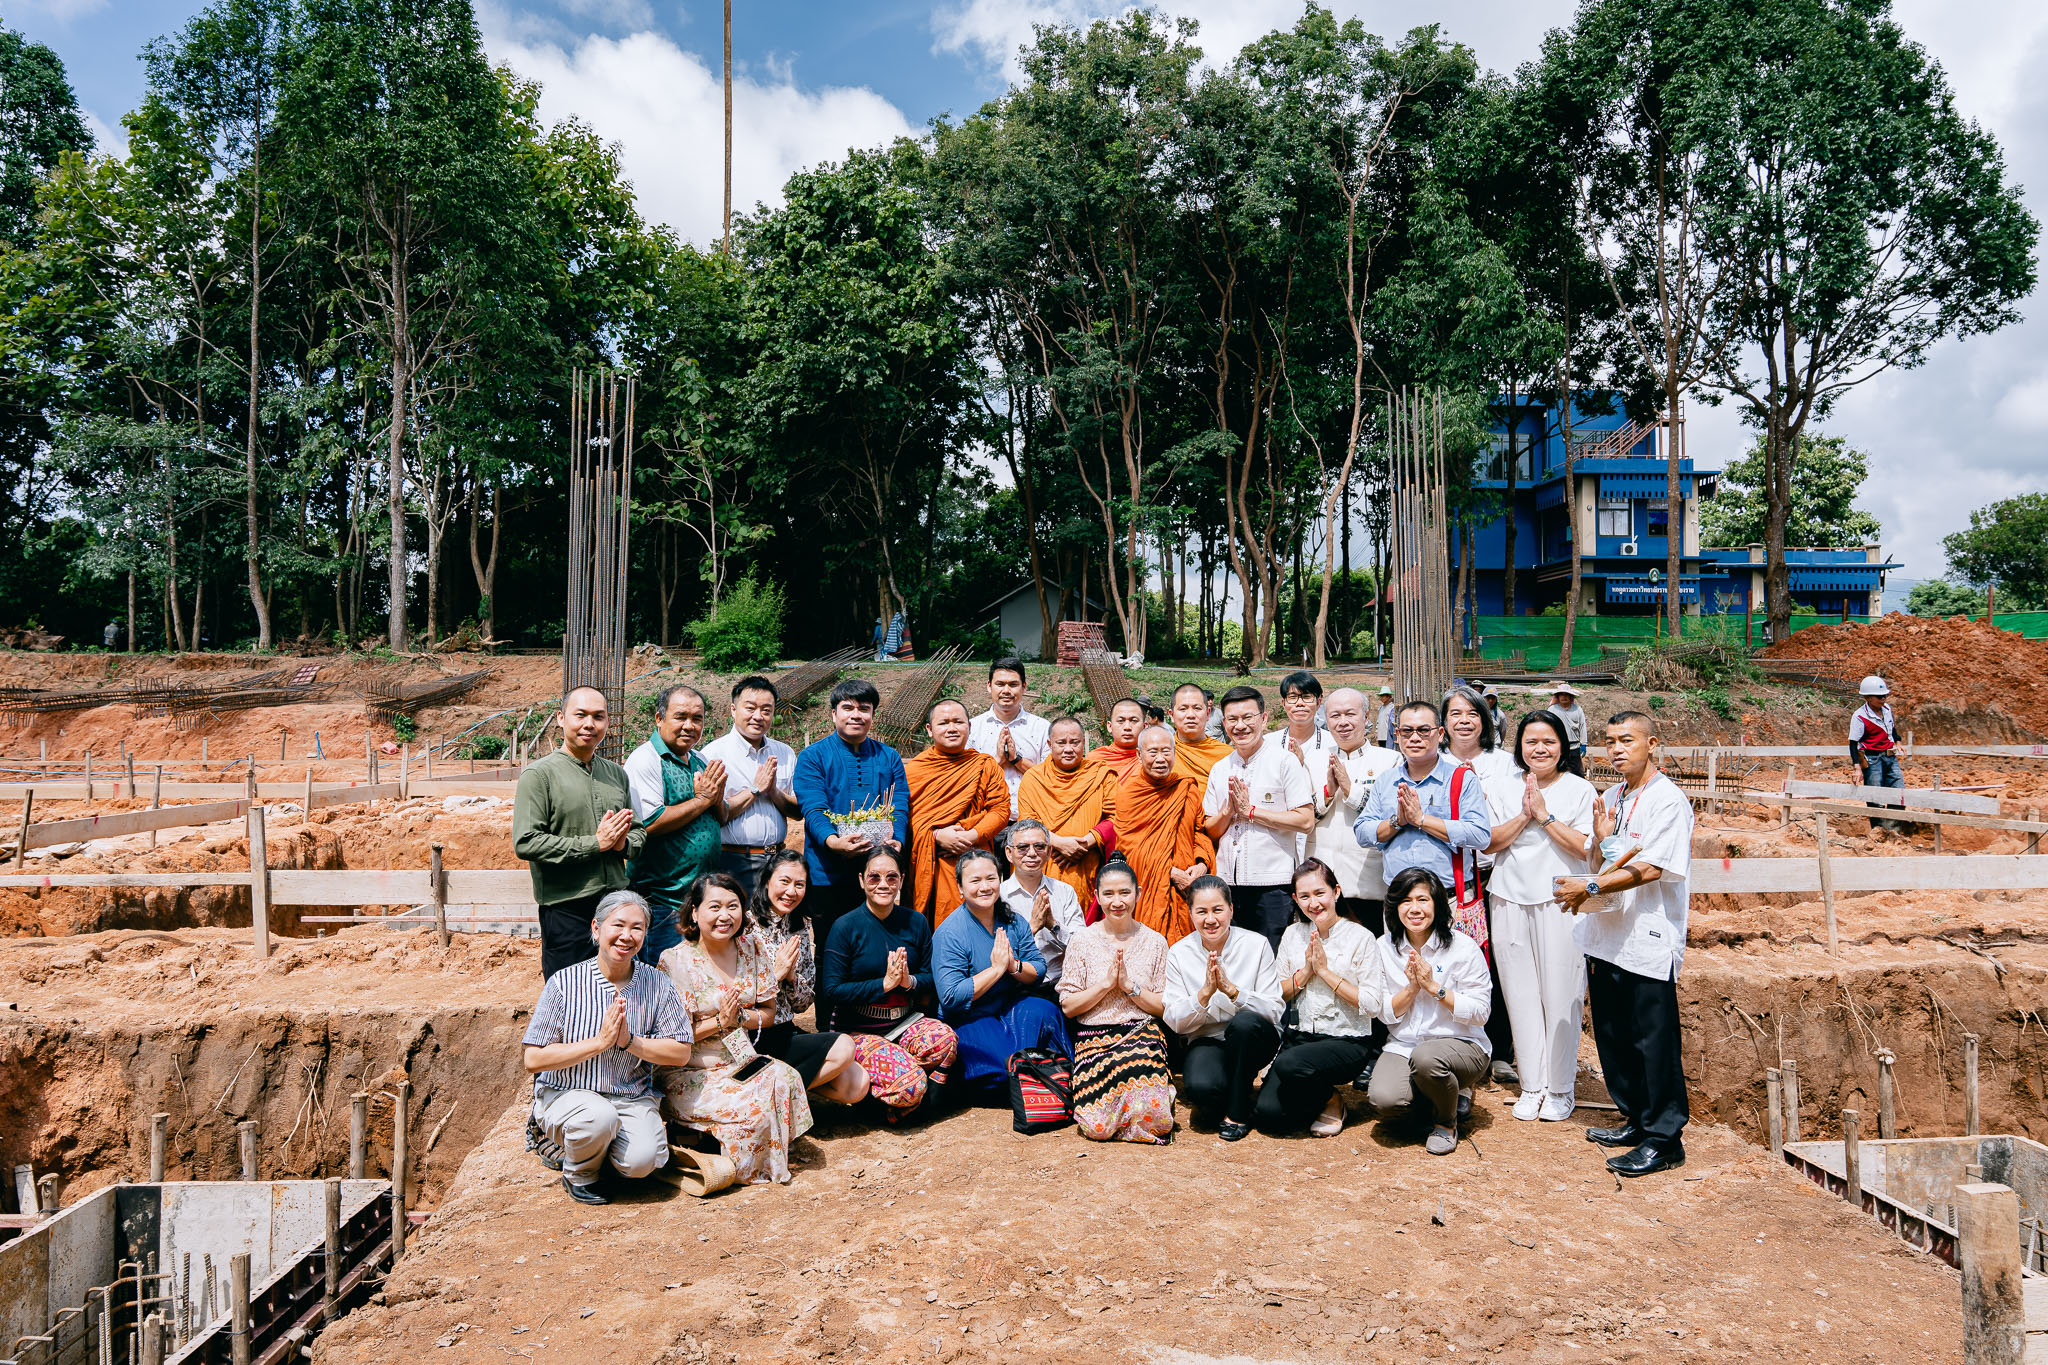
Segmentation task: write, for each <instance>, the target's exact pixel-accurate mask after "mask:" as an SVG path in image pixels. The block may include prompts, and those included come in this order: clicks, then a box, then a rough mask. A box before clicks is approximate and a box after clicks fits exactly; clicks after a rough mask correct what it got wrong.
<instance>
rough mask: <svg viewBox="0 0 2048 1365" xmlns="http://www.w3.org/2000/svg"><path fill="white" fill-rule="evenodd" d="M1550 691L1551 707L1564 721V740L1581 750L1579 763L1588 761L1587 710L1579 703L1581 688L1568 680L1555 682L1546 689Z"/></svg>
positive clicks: (1582, 763) (1582, 764)
mask: <svg viewBox="0 0 2048 1365" xmlns="http://www.w3.org/2000/svg"><path fill="white" fill-rule="evenodd" d="M1544 690H1545V691H1547V692H1549V693H1550V709H1551V710H1552V711H1554V712H1556V713H1557V718H1558V719H1559V720H1561V721H1563V722H1564V740H1565V743H1566V744H1569V745H1570V746H1571V747H1572V748H1574V749H1576V750H1578V751H1579V763H1580V765H1581V766H1584V764H1585V762H1586V712H1585V709H1584V708H1583V707H1581V706H1580V705H1579V689H1578V688H1576V687H1573V686H1572V685H1571V684H1570V683H1568V682H1562V681H1560V682H1554V683H1552V684H1551V685H1550V686H1549V687H1547V688H1545V689H1544Z"/></svg>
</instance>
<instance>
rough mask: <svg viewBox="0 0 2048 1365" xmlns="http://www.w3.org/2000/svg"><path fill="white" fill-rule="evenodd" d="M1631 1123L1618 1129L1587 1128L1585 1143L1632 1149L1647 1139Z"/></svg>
mask: <svg viewBox="0 0 2048 1365" xmlns="http://www.w3.org/2000/svg"><path fill="white" fill-rule="evenodd" d="M1648 1136H1649V1134H1647V1133H1645V1132H1644V1131H1643V1130H1642V1129H1640V1128H1638V1127H1636V1126H1635V1125H1634V1124H1633V1123H1624V1124H1622V1125H1621V1126H1620V1127H1619V1128H1588V1129H1587V1130H1586V1141H1588V1142H1597V1143H1599V1144H1600V1145H1601V1146H1602V1147H1634V1146H1638V1145H1639V1144H1640V1143H1641V1142H1642V1140H1643V1139H1644V1138H1646V1137H1648Z"/></svg>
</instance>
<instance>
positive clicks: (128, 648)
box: [121, 537, 135, 654]
mask: <svg viewBox="0 0 2048 1365" xmlns="http://www.w3.org/2000/svg"><path fill="white" fill-rule="evenodd" d="M133 539H134V538H133V537H130V543H131V544H132V543H133ZM122 644H123V646H124V648H123V649H122V651H121V652H122V653H124V654H133V653H134V652H135V570H133V569H130V570H129V571H128V637H127V639H125V640H124V641H122Z"/></svg>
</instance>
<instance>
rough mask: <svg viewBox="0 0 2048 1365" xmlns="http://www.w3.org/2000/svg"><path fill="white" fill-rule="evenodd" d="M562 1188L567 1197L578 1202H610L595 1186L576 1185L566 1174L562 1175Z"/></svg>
mask: <svg viewBox="0 0 2048 1365" xmlns="http://www.w3.org/2000/svg"><path fill="white" fill-rule="evenodd" d="M562 1188H563V1189H565V1190H567V1191H568V1192H569V1197H570V1198H571V1199H573V1200H575V1201H576V1202H577V1203H579V1204H609V1203H611V1202H612V1201H611V1200H609V1199H607V1198H605V1197H604V1195H603V1194H602V1193H600V1192H599V1190H598V1188H597V1186H595V1185H578V1184H577V1183H576V1182H575V1181H573V1180H571V1179H569V1177H568V1176H566V1175H565V1176H563V1177H562Z"/></svg>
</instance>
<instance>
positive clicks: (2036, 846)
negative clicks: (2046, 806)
mask: <svg viewBox="0 0 2048 1365" xmlns="http://www.w3.org/2000/svg"><path fill="white" fill-rule="evenodd" d="M2040 818H2041V810H2040V808H2039V807H2038V806H2028V807H2027V820H2028V822H2029V823H2032V822H2034V821H2036V820H2039V819H2040ZM2040 851H2041V836H2040V835H2038V834H2029V835H2028V836H2027V852H2029V853H2039V852H2040Z"/></svg>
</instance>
